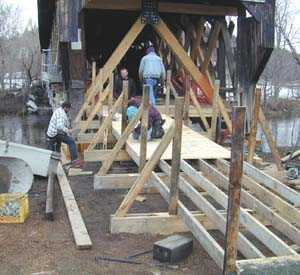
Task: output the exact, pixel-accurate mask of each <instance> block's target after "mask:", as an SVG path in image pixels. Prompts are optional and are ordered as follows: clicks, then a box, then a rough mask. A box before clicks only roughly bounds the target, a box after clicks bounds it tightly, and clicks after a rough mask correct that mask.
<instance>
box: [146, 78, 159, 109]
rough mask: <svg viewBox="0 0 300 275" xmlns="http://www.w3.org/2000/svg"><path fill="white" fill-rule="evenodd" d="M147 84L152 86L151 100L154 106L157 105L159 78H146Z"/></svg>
mask: <svg viewBox="0 0 300 275" xmlns="http://www.w3.org/2000/svg"><path fill="white" fill-rule="evenodd" d="M145 84H146V85H149V86H150V95H149V97H150V102H151V104H152V106H153V107H155V106H156V85H157V79H155V78H146V79H145Z"/></svg>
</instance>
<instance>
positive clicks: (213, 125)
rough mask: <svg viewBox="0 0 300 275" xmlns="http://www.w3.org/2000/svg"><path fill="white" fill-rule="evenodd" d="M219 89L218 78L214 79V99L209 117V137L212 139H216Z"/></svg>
mask: <svg viewBox="0 0 300 275" xmlns="http://www.w3.org/2000/svg"><path fill="white" fill-rule="evenodd" d="M219 89H220V80H216V81H215V89H214V99H213V105H212V108H213V109H212V117H211V127H210V129H211V132H210V138H211V140H213V141H216V134H217V123H218V116H219V105H218V101H219Z"/></svg>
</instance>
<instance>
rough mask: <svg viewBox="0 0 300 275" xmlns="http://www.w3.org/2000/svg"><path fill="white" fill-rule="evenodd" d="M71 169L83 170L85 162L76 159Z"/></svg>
mask: <svg viewBox="0 0 300 275" xmlns="http://www.w3.org/2000/svg"><path fill="white" fill-rule="evenodd" d="M71 167H72V168H82V167H83V161H82V160H80V159H75V160H73V161H72V164H71Z"/></svg>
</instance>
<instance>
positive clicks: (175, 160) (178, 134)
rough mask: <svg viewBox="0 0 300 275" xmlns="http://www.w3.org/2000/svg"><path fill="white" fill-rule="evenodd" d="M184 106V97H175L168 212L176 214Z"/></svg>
mask: <svg viewBox="0 0 300 275" xmlns="http://www.w3.org/2000/svg"><path fill="white" fill-rule="evenodd" d="M183 107H184V98H182V97H176V99H175V135H174V137H173V145H172V146H173V147H172V170H171V176H170V186H171V187H170V204H169V214H170V215H177V206H178V179H179V172H180V160H181V140H182V115H183Z"/></svg>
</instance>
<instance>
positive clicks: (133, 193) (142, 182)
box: [115, 123, 175, 217]
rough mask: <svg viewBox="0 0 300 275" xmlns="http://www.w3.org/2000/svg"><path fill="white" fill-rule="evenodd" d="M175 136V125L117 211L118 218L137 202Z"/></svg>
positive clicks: (169, 130) (167, 133) (165, 136)
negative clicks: (138, 196)
mask: <svg viewBox="0 0 300 275" xmlns="http://www.w3.org/2000/svg"><path fill="white" fill-rule="evenodd" d="M174 134H175V125H174V123H173V124H172V126H171V127H170V128H169V129H168V131H167V132H166V134H165V135H164V137H163V139H162V140H161V142H160V143H159V145H158V146H157V148H156V150H155V151H154V153H153V155H152V156H151V158H150V159H149V161H148V162H147V163H146V165H145V167H144V169H143V170H142V172H141V174H140V176H139V177H138V179H137V180H136V182H135V183H134V185H133V186H132V187H131V189H130V190H129V192H128V194H127V195H126V197H125V199H124V200H123V202H122V203H121V205H120V207H119V209H118V210H117V212H116V214H115V216H117V217H124V216H125V215H126V213H127V212H128V210H129V209H130V207H131V206H132V204H133V202H134V201H135V198H136V197H137V195H138V194H139V193H140V192H141V191H142V189H143V187H144V185H145V183H146V182H147V181H148V180H149V178H150V177H151V174H152V172H153V170H154V168H155V166H156V165H157V163H158V162H159V160H160V158H161V156H162V155H163V153H164V152H165V150H166V149H167V147H168V146H169V144H170V142H171V140H172V138H173V136H174Z"/></svg>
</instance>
